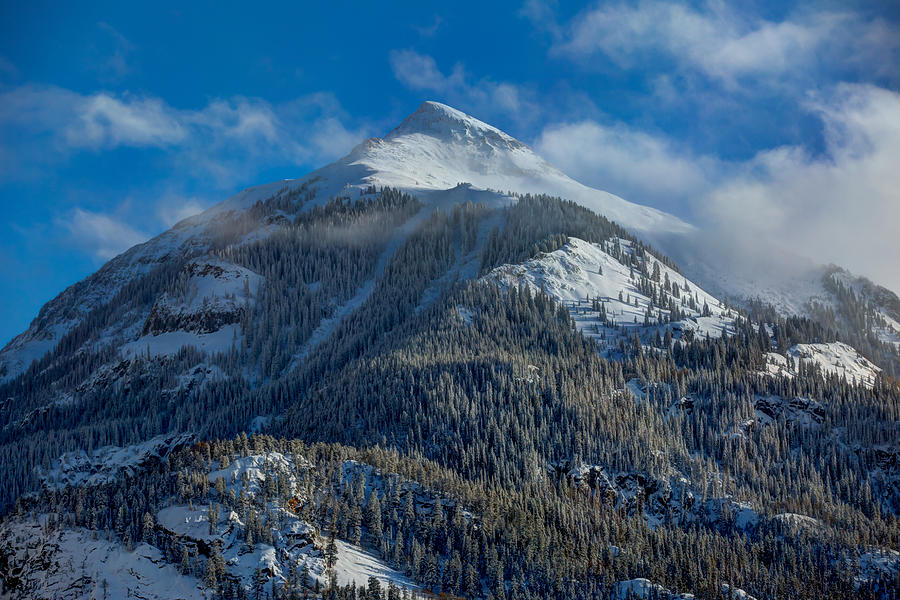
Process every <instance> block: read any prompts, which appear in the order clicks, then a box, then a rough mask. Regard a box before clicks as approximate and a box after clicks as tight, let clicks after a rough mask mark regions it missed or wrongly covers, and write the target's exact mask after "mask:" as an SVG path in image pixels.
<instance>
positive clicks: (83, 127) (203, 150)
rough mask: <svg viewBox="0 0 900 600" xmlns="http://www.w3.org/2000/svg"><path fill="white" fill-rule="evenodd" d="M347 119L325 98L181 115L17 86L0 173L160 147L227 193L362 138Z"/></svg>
mask: <svg viewBox="0 0 900 600" xmlns="http://www.w3.org/2000/svg"><path fill="white" fill-rule="evenodd" d="M345 117H346V115H344V113H343V111H342V110H341V109H340V106H339V104H338V103H337V101H336V100H335V99H334V98H333V97H332V96H330V95H328V94H311V95H308V96H305V97H302V98H299V99H297V100H295V101H292V102H287V103H282V104H271V103H269V102H266V101H265V100H261V99H258V98H243V97H233V98H228V99H217V100H213V101H211V102H210V103H208V104H207V105H206V106H204V107H203V108H201V109H197V110H186V109H178V108H175V107H173V106H171V105H169V104H167V103H166V102H164V101H163V100H162V99H160V98H156V97H152V96H138V95H134V94H110V93H107V92H98V93H95V94H89V95H83V94H79V93H76V92H73V91H70V90H66V89H63V88H59V87H53V86H36V85H23V86H19V87H15V88H12V89H9V90H7V91H5V92H3V93H0V133H5V135H3V136H2V138H0V155H3V156H7V155H8V156H14V157H16V158H15V159H14V161H13V162H12V163H6V164H5V165H4V167H5V168H0V180H2V179H9V178H13V177H29V176H32V177H33V176H39V175H40V174H41V172H42V169H43V168H44V167H46V166H47V165H48V164H53V163H56V162H61V161H65V160H66V159H67V158H68V157H69V156H71V155H72V154H73V153H76V152H80V151H85V150H88V151H95V152H98V151H104V150H111V149H115V148H119V147H131V148H163V149H165V150H166V151H167V155H168V156H169V157H170V159H171V161H172V162H171V164H172V166H173V171H174V172H176V173H177V172H179V171H180V170H185V169H189V170H190V173H187V172H182V173H181V174H182V175H184V176H190V177H198V176H202V175H204V174H205V175H206V176H207V177H209V178H210V179H211V183H213V184H215V185H218V186H219V187H222V188H227V187H230V186H232V185H234V184H235V182H237V181H241V180H243V179H245V178H247V177H250V176H253V175H254V174H255V173H256V172H257V171H258V170H259V169H261V168H262V167H263V166H265V165H267V164H268V165H271V164H272V163H276V164H295V165H307V164H309V163H319V162H324V161H327V160H331V159H334V158H336V157H338V156H340V155H341V154H343V153H345V152H346V151H348V150H349V149H350V148H352V146H353V144H354V143H356V142H358V141H359V140H360V139H362V138H363V137H365V135H366V134H367V133H368V130H367V128H366V127H365V126H362V127H355V128H351V127H348V126H347V125H346V120H345Z"/></svg>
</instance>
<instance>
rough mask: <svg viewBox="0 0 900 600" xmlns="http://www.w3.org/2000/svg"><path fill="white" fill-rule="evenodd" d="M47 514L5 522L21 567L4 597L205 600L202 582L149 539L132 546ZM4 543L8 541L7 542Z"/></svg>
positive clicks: (0, 532)
mask: <svg viewBox="0 0 900 600" xmlns="http://www.w3.org/2000/svg"><path fill="white" fill-rule="evenodd" d="M46 521H47V518H46V516H42V517H40V518H38V519H34V520H30V519H23V520H13V521H8V522H6V523H4V525H3V526H2V529H0V537H2V538H3V539H4V540H7V541H8V542H11V548H10V549H11V550H12V551H13V552H14V556H15V559H16V562H17V563H18V564H20V565H21V566H22V567H23V573H22V575H21V580H22V585H21V587H19V588H18V589H15V590H14V591H13V592H12V593H11V594H10V595H5V594H2V593H0V598H19V599H24V598H35V599H38V598H40V599H44V598H54V599H57V600H80V599H82V598H144V599H145V600H167V599H171V598H180V599H182V600H194V599H196V600H201V599H205V598H207V597H208V596H207V595H206V594H204V592H203V590H202V589H201V588H200V585H199V584H200V581H199V579H198V578H197V577H194V576H192V575H182V574H181V573H179V572H178V570H177V569H176V568H175V565H172V564H170V563H167V562H166V561H165V560H164V558H163V556H162V552H161V551H160V550H159V549H158V548H155V547H153V546H150V545H149V544H138V545H137V546H136V547H135V548H134V549H133V550H132V551H128V550H127V549H126V548H125V546H124V545H123V544H122V543H121V542H119V541H117V540H114V539H105V538H104V537H98V536H97V535H96V532H91V531H89V530H87V529H84V528H81V527H70V528H60V529H55V528H54V529H49V530H48V529H47V528H46V527H45V526H44V523H46ZM4 545H5V544H4Z"/></svg>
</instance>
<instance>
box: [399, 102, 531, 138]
mask: <svg viewBox="0 0 900 600" xmlns="http://www.w3.org/2000/svg"><path fill="white" fill-rule="evenodd" d="M415 134H419V135H428V136H432V137H437V138H440V139H443V140H445V141H461V140H468V141H476V140H477V141H484V142H487V143H491V144H493V145H496V146H498V147H505V148H520V147H523V148H525V147H526V146H525V144H523V143H522V142H520V141H519V140H517V139H515V138H514V137H512V136H510V135H507V134H506V133H504V132H502V131H500V130H499V129H497V128H496V127H493V126H491V125H488V124H487V123H484V122H483V121H479V120H478V119H476V118H475V117H473V116H471V115H467V114H466V113H464V112H462V111H460V110H457V109H455V108H453V107H450V106H447V105H446V104H441V103H439V102H432V101H426V102H423V103H422V105H421V106H419V108H418V109H417V110H416V112H414V113H412V114H411V115H410V116H408V117H407V118H406V119H405V120H404V121H403V122H402V123H401V124H400V125H399V126H397V127H396V128H395V129H394V130H392V131H391V132H390V133H388V134H387V136H385V139H388V140H391V139H395V138H398V137H400V136H404V135H415Z"/></svg>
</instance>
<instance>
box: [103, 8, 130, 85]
mask: <svg viewBox="0 0 900 600" xmlns="http://www.w3.org/2000/svg"><path fill="white" fill-rule="evenodd" d="M97 28H98V29H100V30H101V31H103V32H104V33H105V34H106V41H107V42H108V44H107V46H108V47H107V48H105V49H104V50H103V54H106V58H105V60H100V61H98V62H97V68H98V69H99V70H100V72H101V75H102V76H103V78H105V79H109V80H111V81H116V80H119V79H121V78H123V77H124V76H125V75H127V74H128V73H129V72H130V71H131V70H132V65H131V54H132V53H133V52H134V50H135V46H134V44H132V43H131V41H130V40H129V39H128V38H126V37H125V36H124V35H122V34H121V33H120V32H119V31H118V30H117V29H116V28H115V27H113V26H112V25H110V24H109V23H106V22H105V21H101V22H99V23H97Z"/></svg>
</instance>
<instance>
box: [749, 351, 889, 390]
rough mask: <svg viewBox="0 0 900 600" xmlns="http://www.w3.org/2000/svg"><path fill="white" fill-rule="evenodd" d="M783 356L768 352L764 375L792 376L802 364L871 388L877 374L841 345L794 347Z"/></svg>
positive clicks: (859, 357) (857, 355) (864, 360)
mask: <svg viewBox="0 0 900 600" xmlns="http://www.w3.org/2000/svg"><path fill="white" fill-rule="evenodd" d="M786 354H787V356H784V355H781V354H778V353H775V352H769V353H768V354H767V355H766V372H767V373H769V374H772V375H783V376H786V377H793V376H795V375H796V374H797V371H798V368H799V365H800V363H801V362H802V363H803V364H804V366H807V367H818V368H819V369H821V370H822V373H823V374H834V375H839V376H843V377H846V378H847V381H849V382H850V383H857V384H859V385H864V386H866V387H872V386H873V385H874V384H875V379H876V378H877V377H878V374H879V373H880V372H881V368H880V367H878V366H877V365H875V364H873V363H872V362H871V361H869V360H868V359H867V358H866V357H864V356H863V355H862V354H860V353H859V352H858V351H857V350H856V349H855V348H853V347H852V346H848V345H847V344H844V343H843V342H829V343H827V344H796V345H794V346H791V347H790V348H788V350H787V353H786Z"/></svg>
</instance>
